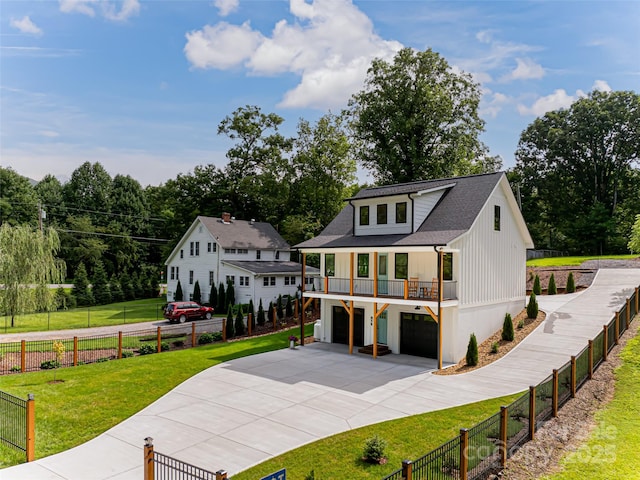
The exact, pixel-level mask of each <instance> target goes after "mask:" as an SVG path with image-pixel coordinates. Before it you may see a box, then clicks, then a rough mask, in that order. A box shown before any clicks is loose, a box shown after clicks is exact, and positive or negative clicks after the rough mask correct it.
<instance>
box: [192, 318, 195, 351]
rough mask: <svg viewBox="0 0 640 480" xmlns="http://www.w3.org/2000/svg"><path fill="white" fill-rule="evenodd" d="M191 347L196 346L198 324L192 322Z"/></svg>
mask: <svg viewBox="0 0 640 480" xmlns="http://www.w3.org/2000/svg"><path fill="white" fill-rule="evenodd" d="M191 346H192V347H195V346H196V323H195V322H191Z"/></svg>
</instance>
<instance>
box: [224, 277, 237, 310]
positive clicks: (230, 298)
mask: <svg viewBox="0 0 640 480" xmlns="http://www.w3.org/2000/svg"><path fill="white" fill-rule="evenodd" d="M226 299H227V300H226V302H227V303H226V306H227V307H228V306H234V305H235V304H236V290H235V288H234V286H233V283H231V282H228V283H227V292H226Z"/></svg>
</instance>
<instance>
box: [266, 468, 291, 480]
mask: <svg viewBox="0 0 640 480" xmlns="http://www.w3.org/2000/svg"><path fill="white" fill-rule="evenodd" d="M260 480H287V469H286V468H283V469H282V470H278V471H277V472H274V473H272V474H270V475H267V476H266V477H262V478H261V479H260Z"/></svg>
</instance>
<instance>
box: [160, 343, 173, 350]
mask: <svg viewBox="0 0 640 480" xmlns="http://www.w3.org/2000/svg"><path fill="white" fill-rule="evenodd" d="M170 348H171V345H169V342H160V351H161V352H167V351H169V349H170Z"/></svg>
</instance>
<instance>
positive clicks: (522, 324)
mask: <svg viewBox="0 0 640 480" xmlns="http://www.w3.org/2000/svg"><path fill="white" fill-rule="evenodd" d="M523 328H524V320H520V321H519V322H518V330H522V329H523Z"/></svg>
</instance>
